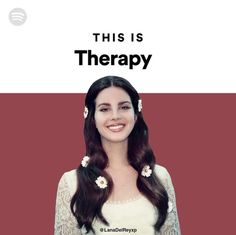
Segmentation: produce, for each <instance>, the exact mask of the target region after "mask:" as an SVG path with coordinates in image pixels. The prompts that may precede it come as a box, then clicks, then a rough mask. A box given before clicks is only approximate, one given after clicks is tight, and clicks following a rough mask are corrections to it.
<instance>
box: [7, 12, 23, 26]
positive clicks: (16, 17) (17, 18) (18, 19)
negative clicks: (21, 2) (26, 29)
mask: <svg viewBox="0 0 236 235" xmlns="http://www.w3.org/2000/svg"><path fill="white" fill-rule="evenodd" d="M26 19H27V15H26V12H25V11H24V10H23V9H22V8H14V9H12V10H11V11H10V13H9V20H10V22H11V23H12V24H13V25H17V26H19V25H22V24H24V23H25V21H26Z"/></svg>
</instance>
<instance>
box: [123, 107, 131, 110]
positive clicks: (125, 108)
mask: <svg viewBox="0 0 236 235" xmlns="http://www.w3.org/2000/svg"><path fill="white" fill-rule="evenodd" d="M121 109H124V110H127V109H130V106H122V107H121Z"/></svg>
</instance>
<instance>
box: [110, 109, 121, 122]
mask: <svg viewBox="0 0 236 235" xmlns="http://www.w3.org/2000/svg"><path fill="white" fill-rule="evenodd" d="M119 118H120V112H119V110H112V116H111V119H112V120H116V119H119Z"/></svg>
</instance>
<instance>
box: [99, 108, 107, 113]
mask: <svg viewBox="0 0 236 235" xmlns="http://www.w3.org/2000/svg"><path fill="white" fill-rule="evenodd" d="M107 111H108V108H101V109H100V112H107Z"/></svg>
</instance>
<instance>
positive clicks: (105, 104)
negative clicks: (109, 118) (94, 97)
mask: <svg viewBox="0 0 236 235" xmlns="http://www.w3.org/2000/svg"><path fill="white" fill-rule="evenodd" d="M103 105H104V106H110V104H109V103H101V104H99V105H98V106H97V107H100V106H103Z"/></svg>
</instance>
